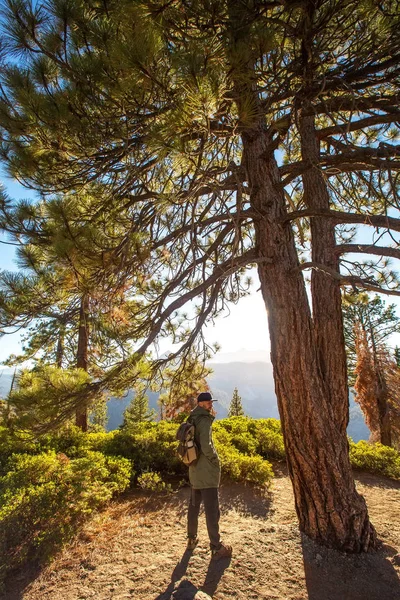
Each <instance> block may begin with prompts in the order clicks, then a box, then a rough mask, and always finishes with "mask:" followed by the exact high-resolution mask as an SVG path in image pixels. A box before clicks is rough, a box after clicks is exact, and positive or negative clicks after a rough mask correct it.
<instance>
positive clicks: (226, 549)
mask: <svg viewBox="0 0 400 600" xmlns="http://www.w3.org/2000/svg"><path fill="white" fill-rule="evenodd" d="M231 556H232V546H229V545H228V544H221V545H220V547H219V548H218V550H211V558H212V559H213V560H219V559H220V558H230V557H231Z"/></svg>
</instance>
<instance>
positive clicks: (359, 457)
mask: <svg viewBox="0 0 400 600" xmlns="http://www.w3.org/2000/svg"><path fill="white" fill-rule="evenodd" d="M350 461H351V464H352V466H353V467H354V468H356V469H362V470H364V471H368V472H369V473H378V474H380V475H386V477H391V478H392V479H400V452H398V451H397V450H395V449H394V448H390V447H389V446H383V444H379V443H377V444H369V443H368V442H365V441H360V442H357V444H355V443H354V442H350Z"/></svg>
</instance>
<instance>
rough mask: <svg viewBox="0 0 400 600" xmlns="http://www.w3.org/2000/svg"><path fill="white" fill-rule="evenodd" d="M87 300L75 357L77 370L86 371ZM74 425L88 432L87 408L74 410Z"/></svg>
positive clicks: (83, 306)
mask: <svg viewBox="0 0 400 600" xmlns="http://www.w3.org/2000/svg"><path fill="white" fill-rule="evenodd" d="M88 313H89V298H88V296H86V295H85V296H83V297H82V300H81V306H80V312H79V331H78V351H77V355H76V366H77V368H78V369H83V370H84V371H87V370H88V348H89V324H88ZM75 424H76V425H77V427H80V429H82V431H87V430H88V414H87V406H86V405H82V406H80V407H79V408H78V409H77V410H76V414H75Z"/></svg>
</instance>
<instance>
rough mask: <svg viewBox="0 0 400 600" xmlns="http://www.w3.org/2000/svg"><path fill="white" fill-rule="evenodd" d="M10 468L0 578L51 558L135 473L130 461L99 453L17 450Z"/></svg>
mask: <svg viewBox="0 0 400 600" xmlns="http://www.w3.org/2000/svg"><path fill="white" fill-rule="evenodd" d="M8 468H9V470H8V472H7V474H6V475H4V476H3V477H1V478H0V489H1V494H0V524H1V530H2V536H1V540H0V565H1V567H0V579H2V578H3V577H4V575H5V574H6V573H7V571H8V570H9V569H11V568H15V567H16V566H21V565H22V564H23V563H25V562H26V561H27V560H36V561H42V560H46V559H47V558H49V557H50V556H51V555H52V554H53V553H54V552H55V550H57V549H58V548H59V547H60V546H62V544H63V543H65V542H66V541H67V540H68V539H70V538H71V536H72V535H73V534H74V532H75V530H76V527H77V526H78V525H79V523H80V522H81V521H82V519H83V518H84V517H85V516H86V515H88V514H90V513H91V512H92V511H93V510H95V509H97V508H99V507H101V506H102V505H104V504H105V503H106V502H107V501H109V500H110V498H111V497H112V496H113V495H114V494H117V493H121V492H122V491H124V490H125V489H126V488H127V487H128V485H129V480H130V475H131V464H130V462H129V461H128V460H126V459H124V458H117V457H107V456H103V455H102V454H101V453H99V452H88V453H87V454H86V456H85V457H82V458H77V459H73V460H70V459H69V458H68V457H67V456H66V455H65V454H56V453H55V452H54V451H51V452H47V453H42V454H38V455H36V456H30V455H28V454H14V455H13V456H12V457H11V458H10V459H9V463H8Z"/></svg>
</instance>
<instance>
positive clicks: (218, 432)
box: [214, 417, 285, 460]
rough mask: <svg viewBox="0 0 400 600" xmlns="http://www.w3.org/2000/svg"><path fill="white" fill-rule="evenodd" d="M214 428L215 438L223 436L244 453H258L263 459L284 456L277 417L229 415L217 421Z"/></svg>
mask: <svg viewBox="0 0 400 600" xmlns="http://www.w3.org/2000/svg"><path fill="white" fill-rule="evenodd" d="M214 430H215V436H216V438H217V439H222V437H223V439H224V441H225V443H230V444H232V445H233V446H235V448H237V449H238V450H239V451H240V452H242V453H244V454H248V455H254V454H259V455H260V456H262V457H263V458H265V459H278V460H282V459H284V458H285V447H284V443H283V436H282V432H281V425H280V421H278V420H277V419H251V418H249V417H231V418H229V419H222V420H221V421H217V422H216V423H215V425H214ZM221 436H222V437H221Z"/></svg>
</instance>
